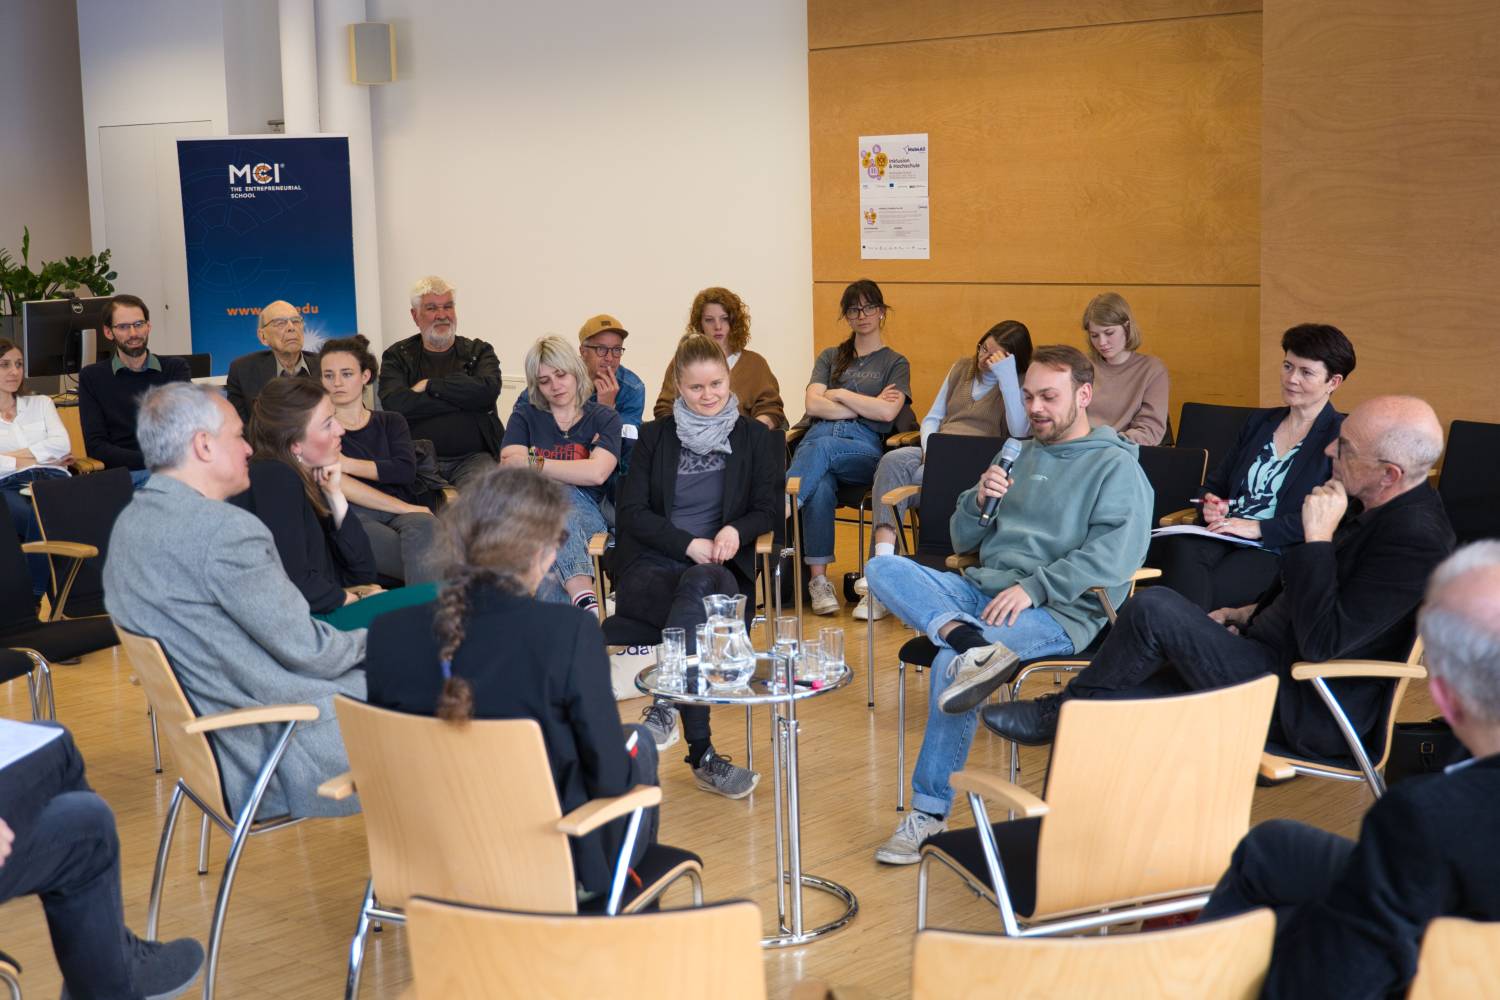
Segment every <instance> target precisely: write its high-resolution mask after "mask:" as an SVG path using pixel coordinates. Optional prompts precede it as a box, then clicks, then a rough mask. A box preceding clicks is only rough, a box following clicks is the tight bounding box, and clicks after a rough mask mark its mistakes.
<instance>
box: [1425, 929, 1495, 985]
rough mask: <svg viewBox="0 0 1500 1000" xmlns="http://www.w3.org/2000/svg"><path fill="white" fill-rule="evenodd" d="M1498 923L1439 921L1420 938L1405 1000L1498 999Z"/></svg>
mask: <svg viewBox="0 0 1500 1000" xmlns="http://www.w3.org/2000/svg"><path fill="white" fill-rule="evenodd" d="M1497 953H1500V922H1487V923H1481V922H1480V921H1477V920H1461V919H1459V918H1458V917H1439V918H1438V919H1436V920H1434V921H1433V922H1432V923H1430V924H1428V925H1427V932H1426V933H1425V934H1423V935H1422V952H1421V954H1420V955H1419V956H1418V957H1417V975H1416V978H1415V979H1413V980H1412V981H1411V991H1410V992H1409V993H1407V994H1406V997H1407V1000H1453V998H1454V997H1495V996H1500V962H1496V961H1495V955H1496V954H1497Z"/></svg>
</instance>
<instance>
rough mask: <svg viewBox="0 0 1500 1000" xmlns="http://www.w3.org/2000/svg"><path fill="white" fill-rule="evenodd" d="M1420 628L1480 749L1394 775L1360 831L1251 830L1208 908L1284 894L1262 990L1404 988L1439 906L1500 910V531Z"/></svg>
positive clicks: (1440, 697) (1381, 991) (1442, 693)
mask: <svg viewBox="0 0 1500 1000" xmlns="http://www.w3.org/2000/svg"><path fill="white" fill-rule="evenodd" d="M1421 632H1422V641H1423V644H1424V650H1425V660H1424V662H1425V663H1426V664H1427V670H1428V674H1429V677H1428V682H1427V687H1428V691H1429V693H1431V695H1432V700H1433V701H1435V702H1436V703H1437V706H1438V709H1439V711H1441V712H1442V713H1443V717H1444V718H1445V719H1447V720H1448V722H1449V724H1450V725H1452V726H1453V732H1454V734H1455V735H1457V737H1458V738H1459V740H1461V741H1462V742H1463V744H1464V746H1466V747H1467V748H1468V749H1469V751H1470V752H1471V753H1472V754H1473V755H1474V757H1473V759H1471V760H1468V761H1464V762H1462V763H1459V764H1454V765H1453V766H1452V767H1449V768H1448V769H1447V771H1446V772H1445V773H1443V774H1441V775H1430V776H1424V777H1422V778H1417V779H1414V780H1411V781H1406V782H1402V783H1401V784H1399V785H1395V786H1393V787H1392V788H1391V790H1390V792H1389V793H1388V794H1386V795H1385V796H1384V797H1383V798H1382V799H1381V800H1380V801H1379V802H1377V803H1376V804H1375V806H1374V807H1373V808H1372V809H1371V810H1370V812H1369V813H1368V814H1367V815H1366V816H1365V820H1364V823H1363V824H1362V826H1361V829H1360V834H1359V840H1358V841H1351V840H1347V839H1345V838H1343V837H1339V836H1336V835H1334V834H1331V833H1328V832H1326V831H1324V830H1319V829H1317V828H1316V827H1311V826H1307V825H1305V824H1303V823H1294V822H1291V821H1289V820H1273V821H1271V822H1269V823H1262V824H1261V825H1259V826H1257V827H1256V828H1255V829H1253V830H1251V831H1250V832H1249V833H1248V834H1247V835H1246V836H1245V839H1244V840H1242V841H1241V842H1240V846H1239V847H1238V848H1236V850H1235V852H1234V858H1233V860H1232V861H1231V862H1230V866H1229V871H1228V872H1227V873H1226V874H1225V875H1224V877H1223V879H1221V880H1220V882H1219V885H1218V888H1216V889H1215V890H1214V894H1213V896H1212V898H1210V900H1209V902H1208V906H1207V907H1206V908H1205V909H1204V911H1203V917H1202V919H1207V920H1212V919H1216V918H1218V917H1225V916H1229V915H1231V914H1234V913H1241V912H1243V911H1245V910H1249V909H1253V908H1255V907H1258V906H1271V907H1275V909H1276V916H1277V924H1278V928H1279V929H1278V932H1277V935H1276V948H1275V951H1274V952H1273V954H1272V958H1271V971H1270V975H1269V976H1268V977H1267V978H1266V984H1265V992H1264V994H1263V996H1267V997H1381V996H1387V995H1390V994H1392V993H1397V994H1398V995H1399V993H1404V992H1405V988H1406V985H1407V983H1409V982H1410V981H1411V978H1412V975H1413V974H1414V973H1415V972H1416V967H1417V952H1418V949H1419V947H1420V944H1421V940H1422V934H1423V932H1424V931H1425V929H1426V927H1427V924H1428V923H1429V922H1430V921H1431V920H1433V919H1434V918H1435V917H1442V916H1459V917H1466V918H1468V919H1471V920H1500V852H1497V851H1496V850H1495V845H1496V844H1500V542H1477V543H1475V544H1473V545H1470V546H1467V547H1465V548H1463V549H1460V550H1459V551H1458V552H1456V553H1455V554H1454V555H1453V556H1452V557H1451V558H1449V559H1448V560H1447V561H1446V562H1445V563H1443V564H1442V565H1441V566H1439V567H1438V570H1437V572H1436V573H1434V574H1433V577H1432V584H1431V586H1430V587H1429V588H1428V591H1427V600H1426V602H1425V603H1424V604H1423V606H1422V612H1421Z"/></svg>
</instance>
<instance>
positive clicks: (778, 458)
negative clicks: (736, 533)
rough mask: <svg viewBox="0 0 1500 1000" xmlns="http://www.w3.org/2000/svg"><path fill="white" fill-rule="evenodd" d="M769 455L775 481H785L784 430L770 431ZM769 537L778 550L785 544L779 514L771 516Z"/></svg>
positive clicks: (783, 524) (784, 522) (783, 528)
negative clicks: (773, 468) (771, 460)
mask: <svg viewBox="0 0 1500 1000" xmlns="http://www.w3.org/2000/svg"><path fill="white" fill-rule="evenodd" d="M771 456H772V459H773V461H774V463H775V466H776V482H777V483H779V484H784V483H785V482H786V431H772V432H771ZM777 491H778V492H779V491H780V486H778V487H777ZM771 539H772V541H773V542H774V543H775V545H776V548H777V549H778V550H780V548H781V546H783V545H785V544H786V519H785V518H783V517H782V516H781V515H780V514H778V515H776V516H775V517H773V518H771ZM751 541H752V542H753V540H751Z"/></svg>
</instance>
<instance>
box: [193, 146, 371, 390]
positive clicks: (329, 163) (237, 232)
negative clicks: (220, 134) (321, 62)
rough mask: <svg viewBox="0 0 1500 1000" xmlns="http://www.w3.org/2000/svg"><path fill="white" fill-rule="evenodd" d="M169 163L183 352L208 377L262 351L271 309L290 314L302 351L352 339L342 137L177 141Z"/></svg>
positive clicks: (350, 230) (350, 240)
mask: <svg viewBox="0 0 1500 1000" xmlns="http://www.w3.org/2000/svg"><path fill="white" fill-rule="evenodd" d="M177 162H178V166H179V168H180V170H181V176H182V219H183V225H184V229H185V233H186V237H187V276H188V315H189V318H190V321H191V324H192V342H193V352H194V353H195V354H205V353H206V354H211V355H213V373H214V374H215V375H222V374H224V373H225V372H227V371H228V370H229V362H231V361H233V360H234V359H235V358H237V357H239V356H240V355H242V354H248V353H250V352H251V351H259V350H262V349H263V345H262V344H261V342H260V339H259V337H258V335H257V331H258V329H259V326H260V324H259V320H258V317H259V315H260V310H261V308H262V307H263V306H265V305H266V304H268V303H270V302H274V301H276V300H277V299H284V300H285V301H287V302H290V303H292V304H293V305H295V306H296V307H297V308H298V309H299V310H301V312H302V316H303V319H304V321H305V323H306V326H305V333H304V338H305V344H304V347H305V349H307V350H316V349H317V345H318V344H319V343H321V342H322V341H323V340H325V339H330V338H333V337H342V336H346V335H349V334H352V333H355V332H357V331H358V329H359V323H358V318H357V316H356V314H355V304H354V303H355V299H354V222H353V214H352V211H351V208H350V201H349V140H348V138H346V137H344V136H322V135H320V136H308V137H299V136H227V137H224V138H218V139H179V140H178V141H177Z"/></svg>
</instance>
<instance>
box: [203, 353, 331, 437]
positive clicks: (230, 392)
mask: <svg viewBox="0 0 1500 1000" xmlns="http://www.w3.org/2000/svg"><path fill="white" fill-rule="evenodd" d="M302 360H303V361H306V362H307V378H309V379H311V380H312V381H314V382H318V383H320V384H321V382H322V378H323V376H322V374H321V373H320V372H319V371H318V356H317V355H316V354H314V353H313V352H312V351H303V352H302ZM276 372H277V368H276V355H274V354H272V353H271V352H270V351H269V350H265V351H255V352H254V353H252V354H245V355H242V356H240V357H238V358H235V359H234V360H233V361H231V362H229V379H228V381H226V382H225V383H224V392H225V395H227V396H228V397H229V402H230V403H231V404H232V405H233V406H234V408H235V409H236V410H237V411H239V415H240V419H241V420H243V421H244V422H245V423H247V424H248V423H250V408H251V407H252V406H254V405H255V397H256V396H259V395H260V391H261V390H262V389H264V388H265V387H266V383H267V382H269V381H271V379H273V378H275V377H276Z"/></svg>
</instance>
